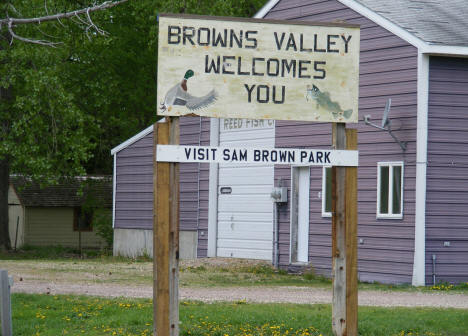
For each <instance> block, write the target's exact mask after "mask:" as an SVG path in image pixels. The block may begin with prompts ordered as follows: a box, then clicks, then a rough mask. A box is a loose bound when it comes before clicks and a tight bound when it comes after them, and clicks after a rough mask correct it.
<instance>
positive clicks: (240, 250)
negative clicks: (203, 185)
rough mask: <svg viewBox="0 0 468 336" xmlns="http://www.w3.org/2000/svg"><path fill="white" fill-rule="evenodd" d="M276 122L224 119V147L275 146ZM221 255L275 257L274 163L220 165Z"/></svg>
mask: <svg viewBox="0 0 468 336" xmlns="http://www.w3.org/2000/svg"><path fill="white" fill-rule="evenodd" d="M274 132H275V129H274V122H273V121H269V120H245V119H221V120H220V136H219V144H220V146H225V147H229V146H233V147H234V146H236V147H257V146H258V147H274ZM218 176H219V177H218V178H219V180H218V234H217V236H218V237H217V240H218V241H217V255H218V256H220V257H234V258H251V259H264V260H271V258H272V238H273V203H272V201H271V199H270V193H271V190H272V187H273V166H271V165H268V166H266V165H254V164H250V165H247V164H239V165H226V164H219V175H218Z"/></svg>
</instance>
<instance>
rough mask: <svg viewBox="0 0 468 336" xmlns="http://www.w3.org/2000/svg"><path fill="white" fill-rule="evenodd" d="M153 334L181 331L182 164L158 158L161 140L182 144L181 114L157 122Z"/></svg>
mask: <svg viewBox="0 0 468 336" xmlns="http://www.w3.org/2000/svg"><path fill="white" fill-rule="evenodd" d="M153 143H154V146H153V149H154V152H153V153H154V161H153V164H154V174H153V193H154V213H153V277H154V284H153V313H154V319H153V321H154V327H153V330H154V335H157V336H177V335H179V292H178V290H179V164H178V163H173V162H170V163H169V162H157V161H156V146H157V145H158V144H170V145H176V144H179V117H166V121H164V122H158V123H155V124H154V128H153Z"/></svg>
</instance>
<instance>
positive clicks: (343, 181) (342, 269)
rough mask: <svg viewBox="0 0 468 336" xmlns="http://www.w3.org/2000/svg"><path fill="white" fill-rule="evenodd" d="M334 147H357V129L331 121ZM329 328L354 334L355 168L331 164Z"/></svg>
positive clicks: (346, 333) (355, 254)
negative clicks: (330, 312) (331, 296)
mask: <svg viewBox="0 0 468 336" xmlns="http://www.w3.org/2000/svg"><path fill="white" fill-rule="evenodd" d="M332 134H333V145H334V147H335V149H349V150H355V149H357V130H355V129H346V128H345V124H344V123H334V124H333V130H332ZM332 213H333V216H332V279H333V300H332V328H333V333H334V334H335V335H337V336H345V335H346V336H357V329H358V328H357V309H358V303H357V168H356V167H333V168H332Z"/></svg>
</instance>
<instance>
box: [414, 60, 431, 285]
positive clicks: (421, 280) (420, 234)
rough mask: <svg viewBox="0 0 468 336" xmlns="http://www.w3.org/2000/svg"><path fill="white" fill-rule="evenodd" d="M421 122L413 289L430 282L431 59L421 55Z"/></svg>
mask: <svg viewBox="0 0 468 336" xmlns="http://www.w3.org/2000/svg"><path fill="white" fill-rule="evenodd" d="M417 85H418V112H417V113H418V114H417V115H418V119H417V133H416V199H415V207H416V213H415V225H414V262H413V279H412V284H413V286H424V285H425V282H426V279H425V278H426V269H425V265H426V261H425V256H426V185H427V178H426V170H427V136H428V126H427V125H428V110H429V56H428V55H425V54H422V53H421V52H419V53H418V84H417Z"/></svg>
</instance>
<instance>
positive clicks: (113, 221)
mask: <svg viewBox="0 0 468 336" xmlns="http://www.w3.org/2000/svg"><path fill="white" fill-rule="evenodd" d="M113 156H114V170H113V173H112V228H114V227H115V192H116V191H117V153H114V155H113Z"/></svg>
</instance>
